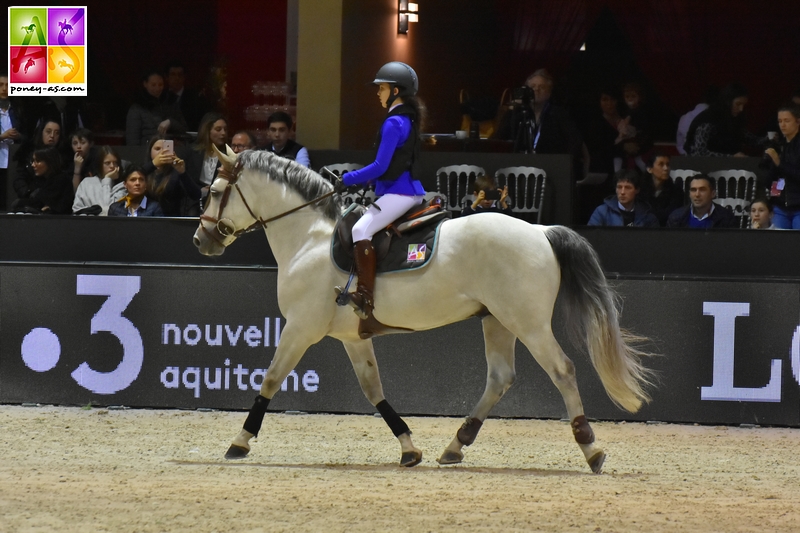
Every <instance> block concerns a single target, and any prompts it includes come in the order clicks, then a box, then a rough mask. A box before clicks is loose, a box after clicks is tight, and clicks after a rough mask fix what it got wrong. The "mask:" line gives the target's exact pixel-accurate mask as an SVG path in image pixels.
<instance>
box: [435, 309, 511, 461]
mask: <svg viewBox="0 0 800 533" xmlns="http://www.w3.org/2000/svg"><path fill="white" fill-rule="evenodd" d="M481 322H482V324H483V340H484V343H485V344H486V388H485V389H484V391H483V396H481V399H480V400H478V404H477V405H476V406H475V407H474V408H473V410H472V413H471V414H470V416H468V417H467V420H466V421H465V422H464V423H463V424H462V425H461V428H459V430H458V431H457V432H456V436H455V438H454V439H453V440H452V441H451V442H450V444H448V445H447V448H445V450H444V453H442V456H441V457H439V459H437V461H438V462H439V464H443V465H449V464H455V463H460V462H461V461H462V460H463V459H464V452H462V451H461V450H462V448H463V447H464V446H469V445H470V444H472V443H473V442H475V438H476V437H477V436H478V432H479V431H480V429H481V426H482V425H483V421H484V420H486V418H487V417H488V416H489V412H490V411H491V410H492V407H494V406H495V405H496V404H497V402H499V401H500V398H502V397H503V395H504V394H505V393H506V391H507V390H508V389H509V387H511V385H512V384H513V383H514V378H515V376H516V373H515V370H514V344H515V343H516V341H517V337H516V335H514V334H513V333H512V332H511V331H509V330H508V329H507V328H506V327H505V326H503V325H502V324H501V323H500V321H499V320H497V319H496V318H495V317H493V316H491V315H489V316H487V317H485V318H484V319H483V320H482V321H481Z"/></svg>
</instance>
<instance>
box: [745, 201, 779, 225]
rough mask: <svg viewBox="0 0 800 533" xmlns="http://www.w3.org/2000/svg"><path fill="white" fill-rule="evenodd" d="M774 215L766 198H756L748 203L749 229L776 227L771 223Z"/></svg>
mask: <svg viewBox="0 0 800 533" xmlns="http://www.w3.org/2000/svg"><path fill="white" fill-rule="evenodd" d="M773 215H774V211H773V207H772V204H771V203H770V202H769V200H767V199H766V198H756V199H755V200H753V203H752V204H750V228H751V229H778V228H776V227H775V226H774V225H773V224H772V217H773Z"/></svg>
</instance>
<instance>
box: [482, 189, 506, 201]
mask: <svg viewBox="0 0 800 533" xmlns="http://www.w3.org/2000/svg"><path fill="white" fill-rule="evenodd" d="M500 196H502V195H501V192H500V189H491V190H488V191H486V195H485V196H484V198H486V199H487V200H499V199H500Z"/></svg>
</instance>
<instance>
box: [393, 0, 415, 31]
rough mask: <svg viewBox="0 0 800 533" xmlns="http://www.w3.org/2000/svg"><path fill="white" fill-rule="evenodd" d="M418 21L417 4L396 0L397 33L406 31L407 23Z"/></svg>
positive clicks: (405, 0) (406, 0)
mask: <svg viewBox="0 0 800 533" xmlns="http://www.w3.org/2000/svg"><path fill="white" fill-rule="evenodd" d="M417 21H419V4H417V3H414V2H409V1H408V0H397V33H403V34H407V33H408V23H409V22H417Z"/></svg>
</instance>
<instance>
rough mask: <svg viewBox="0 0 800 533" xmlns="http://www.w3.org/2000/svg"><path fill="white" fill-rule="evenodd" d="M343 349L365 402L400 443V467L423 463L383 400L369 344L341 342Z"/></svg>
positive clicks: (405, 429) (403, 425)
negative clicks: (372, 407) (373, 408)
mask: <svg viewBox="0 0 800 533" xmlns="http://www.w3.org/2000/svg"><path fill="white" fill-rule="evenodd" d="M343 344H344V348H345V350H346V351H347V355H348V357H349V358H350V362H351V363H352V365H353V370H355V372H356V376H357V377H358V383H359V384H360V385H361V390H362V391H364V395H365V396H366V397H367V400H369V402H370V403H371V404H372V405H374V406H375V407H376V408H377V409H378V412H379V413H380V414H381V416H382V417H383V420H384V422H386V424H387V425H388V426H389V429H391V430H392V433H394V436H395V437H397V440H398V441H400V466H415V465H418V464H419V463H420V462H421V461H422V451H421V450H419V449H418V448H417V447H416V446H414V443H413V442H412V441H411V430H410V429H408V425H406V423H405V422H404V421H403V419H402V418H400V416H399V415H398V414H397V413H396V412H395V410H394V409H393V408H392V406H391V405H389V402H387V401H386V398H385V397H384V396H383V385H382V384H381V376H380V373H379V372H378V361H377V360H376V359H375V351H374V349H373V347H372V340H360V341H353V342H344V341H343Z"/></svg>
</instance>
